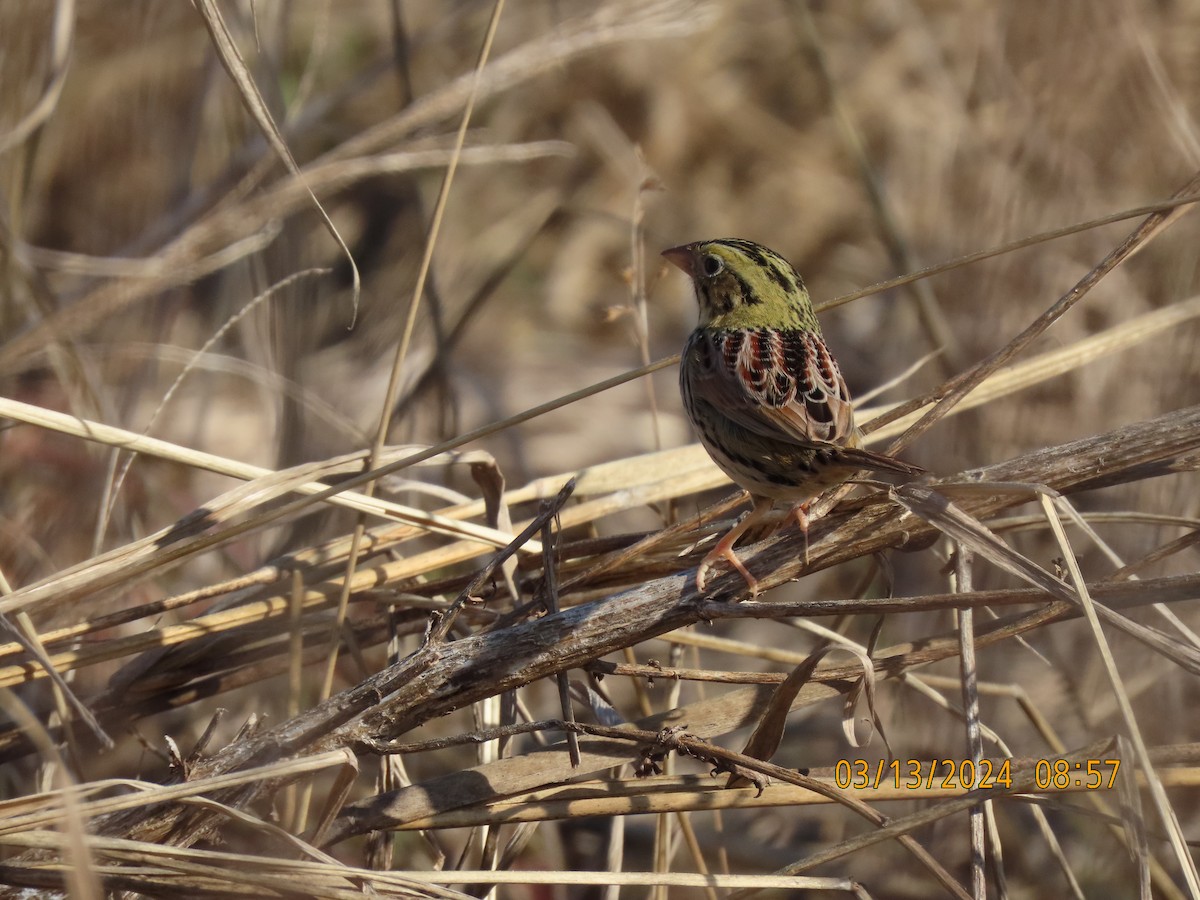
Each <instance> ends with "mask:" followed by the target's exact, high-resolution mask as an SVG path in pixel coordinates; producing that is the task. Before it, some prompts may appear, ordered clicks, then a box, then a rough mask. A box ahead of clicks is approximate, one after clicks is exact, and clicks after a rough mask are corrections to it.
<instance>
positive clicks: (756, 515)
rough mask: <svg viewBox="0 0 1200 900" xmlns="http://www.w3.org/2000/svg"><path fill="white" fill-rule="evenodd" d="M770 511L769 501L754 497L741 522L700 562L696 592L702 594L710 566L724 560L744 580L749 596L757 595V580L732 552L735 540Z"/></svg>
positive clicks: (697, 570)
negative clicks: (750, 507)
mask: <svg viewBox="0 0 1200 900" xmlns="http://www.w3.org/2000/svg"><path fill="white" fill-rule="evenodd" d="M770 511H771V501H770V500H767V499H766V498H758V497H756V498H755V500H754V507H753V508H752V509H751V510H750V511H749V512H748V513H746V514H745V515H744V516H742V518H741V520H740V521H739V522H738V523H737V524H736V525H734V526H733V527H732V528H730V529H729V531H727V532H725V536H724V537H722V538H721V540H719V541H717V546H715V547H713V548H712V550H710V551H708V553H707V554H705V556H704V559H702V560H700V566H699V568H697V569H696V590H698V591H700V592H701V593H703V592H704V585H705V584H706V583H707V581H708V570H709V569H710V568H711V567H712V564H713V563H714V562H716V561H717V560H718V559H724V560H727V561H728V562H729V564H730V565H732V566H733V567H734V568H735V569H737V571H738V572H739V573H740V574H741V576H742V578H744V579H745V580H746V587H748V588H750V595H751V596H756V595H757V594H758V579H757V578H755V577H754V576H753V575H751V574H750V572H749V570H748V569H747V568H746V567H745V566H744V565H743V564H742V561H741V560H740V559H738V555H737V554H736V553H734V552H733V545H734V544H736V543H737V539H738V538H740V537H741V536H742V535H743V534H745V533H746V530H747V529H749V528H751V527H752V526H754V525H757V524H758V523H759V522H760V521H762V519H763V518H764V517H765V516H766V515H767V514H768V513H769V512H770Z"/></svg>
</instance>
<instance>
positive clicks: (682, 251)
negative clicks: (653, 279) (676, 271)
mask: <svg viewBox="0 0 1200 900" xmlns="http://www.w3.org/2000/svg"><path fill="white" fill-rule="evenodd" d="M662 255H663V256H664V257H666V259H667V261H668V262H670V263H671V265H674V266H678V267H679V268H680V269H682V270H683V272H684V274H686V275H687V276H688V277H689V278H690V277H692V276H693V275H694V274H695V270H696V267H695V256H694V255H693V254H692V245H691V244H684V245H683V246H682V247H672V248H671V249H670V250H664V251H663V252H662Z"/></svg>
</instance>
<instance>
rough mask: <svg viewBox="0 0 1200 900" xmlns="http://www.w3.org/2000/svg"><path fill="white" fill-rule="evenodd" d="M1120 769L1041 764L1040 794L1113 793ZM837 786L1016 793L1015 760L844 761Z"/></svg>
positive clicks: (1097, 762)
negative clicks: (1072, 791)
mask: <svg viewBox="0 0 1200 900" xmlns="http://www.w3.org/2000/svg"><path fill="white" fill-rule="evenodd" d="M1120 766H1121V760H1119V759H1083V760H1073V759H1039V760H1036V761H1035V763H1034V766H1033V785H1034V787H1035V789H1036V790H1040V791H1049V790H1060V791H1061V790H1070V789H1071V788H1075V789H1082V790H1089V791H1094V790H1099V789H1101V788H1112V787H1114V786H1115V785H1116V783H1117V770H1118V769H1119V768H1120ZM1025 771H1026V772H1028V769H1026V770H1025ZM1026 777H1028V776H1026ZM833 782H834V784H835V785H837V786H838V787H839V788H842V789H843V790H845V789H848V788H857V789H863V788H876V789H878V788H887V787H891V788H895V789H896V790H914V791H916V790H925V791H928V790H934V789H935V788H936V789H941V790H951V791H953V790H965V791H973V790H976V789H983V790H987V789H996V788H1005V789H1008V790H1011V789H1012V786H1013V773H1012V760H1010V759H1001V760H998V761H993V760H990V759H981V760H979V761H978V762H975V761H974V760H970V759H934V760H919V759H903V760H902V759H893V760H886V759H880V760H875V761H874V762H872V761H870V760H866V759H840V760H838V761H837V764H836V765H835V766H834V767H833ZM1026 783H1027V782H1026ZM1025 789H1028V788H1025Z"/></svg>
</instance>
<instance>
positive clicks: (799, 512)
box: [791, 499, 812, 566]
mask: <svg viewBox="0 0 1200 900" xmlns="http://www.w3.org/2000/svg"><path fill="white" fill-rule="evenodd" d="M811 506H812V499H809V500H805V501H804V502H803V503H797V504H796V505H795V506H793V507H792V511H791V515H793V516H794V517H795V518H796V524H797V525H799V526H800V533H801V534H802V535H804V564H805V565H806V566H807V565H808V525H809V522H811V521H812V519H810V518H809V517H808V510H809V508H810V507H811Z"/></svg>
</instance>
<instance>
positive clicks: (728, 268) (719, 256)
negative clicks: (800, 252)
mask: <svg viewBox="0 0 1200 900" xmlns="http://www.w3.org/2000/svg"><path fill="white" fill-rule="evenodd" d="M662 255H663V256H665V257H666V258H667V259H668V260H669V261H670V262H671V263H673V264H674V265H676V266H678V267H679V268H680V269H682V270H683V271H684V272H686V273H687V274H688V275H689V276H690V277H691V279H692V284H693V285H694V286H695V288H696V302H697V303H698V304H699V306H700V326H701V327H702V328H717V329H734V328H787V329H792V328H795V329H813V330H815V329H816V328H817V319H816V315H815V314H814V312H813V308H812V303H811V301H810V300H809V298H808V291H807V290H805V288H804V282H803V281H801V280H800V276H799V275H798V274H796V270H795V269H794V268H792V264H791V263H789V262H788V261H787V260H786V259H784V258H783V257H782V256H780V255H779V254H778V253H776V252H775V251H774V250H768V249H767V248H766V247H763V246H762V245H760V244H755V243H753V242H751V241H743V240H740V239H738V238H722V239H720V240H715V241H696V242H695V243H692V244H684V245H683V246H681V247H672V248H671V249H670V250H664V251H663V254H662Z"/></svg>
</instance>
